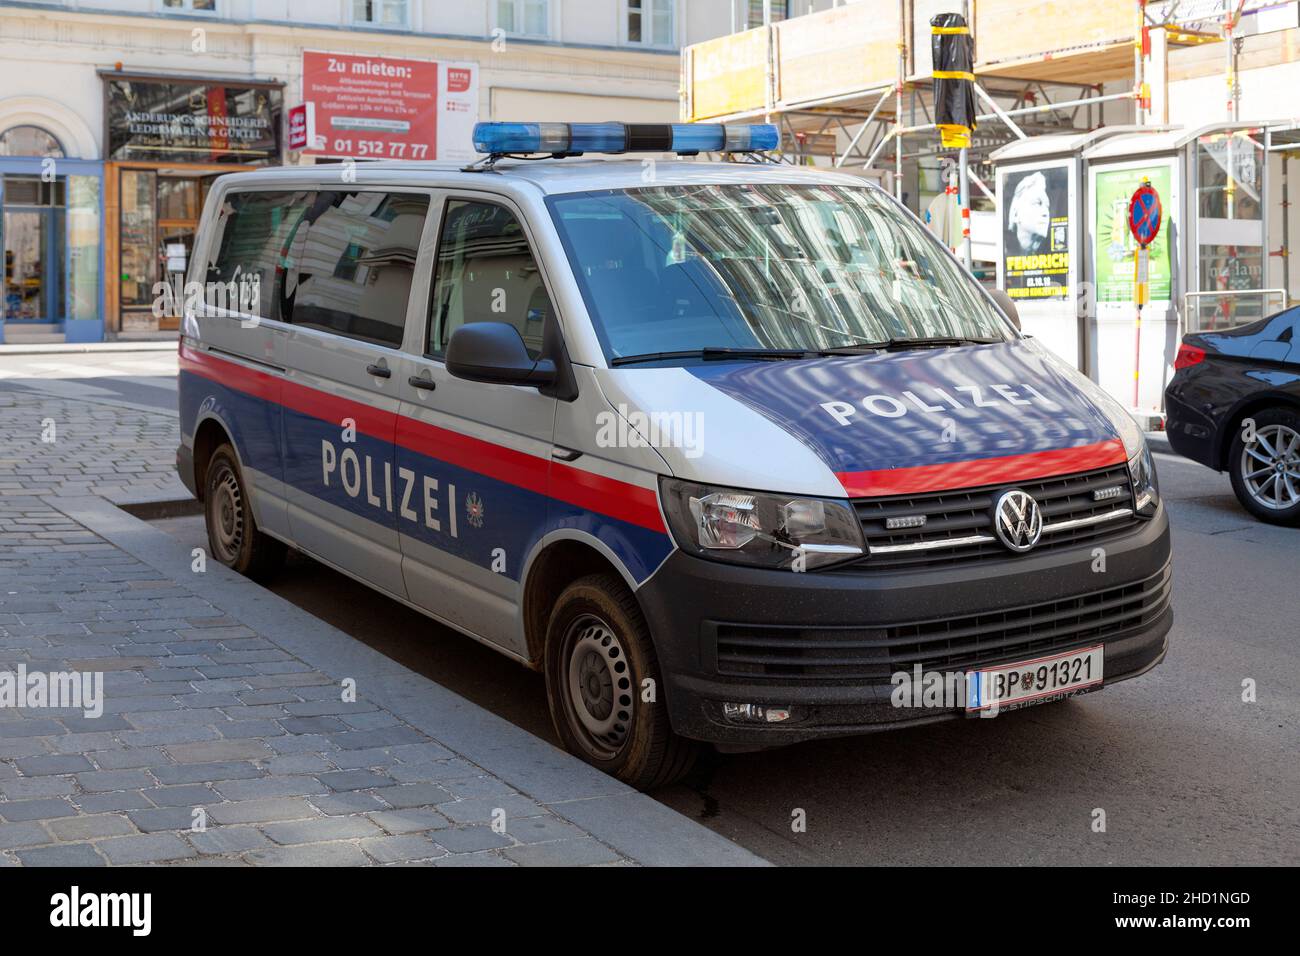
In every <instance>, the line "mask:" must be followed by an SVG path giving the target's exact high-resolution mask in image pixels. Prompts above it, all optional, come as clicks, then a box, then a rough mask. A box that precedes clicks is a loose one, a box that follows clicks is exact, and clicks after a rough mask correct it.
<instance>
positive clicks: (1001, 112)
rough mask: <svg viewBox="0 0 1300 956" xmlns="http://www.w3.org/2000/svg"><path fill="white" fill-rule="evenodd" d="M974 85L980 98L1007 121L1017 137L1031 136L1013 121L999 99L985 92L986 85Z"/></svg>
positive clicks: (977, 120) (1000, 117)
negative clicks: (999, 103)
mask: <svg viewBox="0 0 1300 956" xmlns="http://www.w3.org/2000/svg"><path fill="white" fill-rule="evenodd" d="M974 86H975V95H976V96H978V97H979V98H980V99H982V100H983V101H984V102H985V103H987V104H988V105H989V109H991V110H993V113H994V114H995V115H996V116H997V118H998V119H1000V120H1002V122H1004V123H1006V124H1007V126H1009V127H1010V128H1011V132H1013V133H1015V134H1016V138H1017V139H1028V138H1029V137H1028V136H1026V135H1025V131H1024V130H1022V129H1021V128H1020V127H1019V126H1017V125H1016V124H1015V123H1013V122H1011V117H1010V116H1009V115H1008V114H1007V111H1006V110H1004V109H1003V108H1002V107H1000V106H998V104H997V101H996V100H994V99H993V97H991V96H989V95H988V94H987V93H985V92H984V87H982V86H980V85H979V84H978V83H976V84H974ZM976 122H977V123H978V122H979V119H978V118H977V119H976Z"/></svg>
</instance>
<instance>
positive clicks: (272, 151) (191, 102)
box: [101, 73, 283, 338]
mask: <svg viewBox="0 0 1300 956" xmlns="http://www.w3.org/2000/svg"><path fill="white" fill-rule="evenodd" d="M101 76H102V77H103V80H104V119H105V132H104V142H105V164H104V180H105V183H104V193H105V201H104V213H105V222H106V228H105V240H106V241H105V246H106V259H107V274H108V276H109V277H110V281H109V283H108V288H107V296H106V315H107V326H108V329H107V331H108V333H109V335H110V336H112V337H124V338H130V337H132V336H135V335H141V334H144V335H148V334H150V333H158V332H168V331H174V330H176V329H177V328H179V324H180V317H179V315H178V314H177V308H176V307H177V306H178V305H179V304H180V303H181V302H182V301H183V298H182V297H180V296H164V297H161V299H160V296H159V294H158V289H159V283H168V284H173V285H174V284H176V283H177V282H178V281H180V279H181V277H183V276H184V274H185V273H186V271H187V269H188V267H189V258H190V252H191V250H192V249H193V246H194V236H195V233H196V231H197V229H198V222H199V215H200V213H201V212H202V210H203V201H204V199H205V198H206V197H207V190H208V186H209V185H210V183H211V181H212V179H214V178H215V177H216V176H218V175H220V174H221V173H227V172H232V171H235V170H238V169H243V168H254V167H258V166H266V165H275V164H278V163H279V162H280V161H281V136H280V119H281V110H282V105H283V84H281V83H269V82H251V81H243V80H240V81H230V80H214V79H203V78H195V77H173V76H155V75H139V74H127V73H103V74H101Z"/></svg>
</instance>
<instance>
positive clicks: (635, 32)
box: [623, 0, 674, 46]
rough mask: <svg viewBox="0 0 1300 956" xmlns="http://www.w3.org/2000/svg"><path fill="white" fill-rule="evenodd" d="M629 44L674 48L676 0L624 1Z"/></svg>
mask: <svg viewBox="0 0 1300 956" xmlns="http://www.w3.org/2000/svg"><path fill="white" fill-rule="evenodd" d="M623 2H624V14H625V21H626V23H625V30H626V34H625V35H626V37H627V42H628V43H630V44H634V45H639V46H673V43H674V33H673V3H674V0H623Z"/></svg>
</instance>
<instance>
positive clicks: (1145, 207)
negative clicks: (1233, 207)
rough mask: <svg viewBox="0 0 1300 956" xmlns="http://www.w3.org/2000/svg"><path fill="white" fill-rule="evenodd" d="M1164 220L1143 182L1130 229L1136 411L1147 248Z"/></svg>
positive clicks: (1131, 206) (1147, 292)
mask: <svg viewBox="0 0 1300 956" xmlns="http://www.w3.org/2000/svg"><path fill="white" fill-rule="evenodd" d="M1163 218H1164V209H1163V207H1162V206H1161V205H1160V194H1159V193H1158V192H1156V190H1155V187H1154V186H1152V185H1151V180H1149V179H1146V178H1143V180H1142V185H1141V186H1139V187H1138V188H1137V189H1135V190H1134V191H1133V198H1132V199H1130V200H1129V201H1128V229H1129V232H1131V233H1133V238H1134V239H1136V240H1137V244H1138V247H1137V250H1136V251H1135V252H1134V255H1133V302H1134V304H1135V305H1136V306H1137V322H1136V323H1135V325H1134V330H1133V332H1134V342H1133V346H1134V356H1133V407H1134V408H1137V407H1138V402H1139V396H1140V391H1139V389H1138V375H1139V370H1140V368H1141V365H1142V306H1144V305H1146V304H1147V300H1148V299H1149V298H1150V297H1151V281H1150V257H1149V256H1148V255H1147V246H1149V245H1151V243H1152V242H1153V241H1155V238H1156V236H1158V235H1159V234H1160V221H1161V219H1163Z"/></svg>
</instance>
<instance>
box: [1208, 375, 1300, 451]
mask: <svg viewBox="0 0 1300 956" xmlns="http://www.w3.org/2000/svg"><path fill="white" fill-rule="evenodd" d="M1268 408H1285V409H1287V410H1289V411H1293V412H1300V396H1295V395H1288V394H1287V393H1285V392H1274V391H1269V392H1264V393H1262V394H1259V395H1251V396H1250V397H1249V398H1247V399H1244V400H1243V401H1241V402H1240V403H1238V404H1237V406H1236V407H1234V408H1233V409H1232V411H1230V412H1229V413H1228V414H1227V415H1225V416H1223V424H1222V425H1221V426H1220V427H1219V430H1218V436H1217V439H1216V441H1217V443H1218V444H1217V447H1216V449H1215V453H1214V461H1215V462H1216V463H1217V465H1218V469H1219V471H1228V470H1229V468H1231V467H1232V462H1230V461H1229V460H1228V459H1229V458H1230V457H1231V455H1232V443H1233V438H1234V437H1235V436H1236V434H1237V431H1238V430H1239V429H1240V428H1241V423H1242V422H1244V421H1245V420H1246V419H1247V418H1248V417H1250V416H1251V415H1254V414H1258V413H1259V412H1262V411H1264V410H1265V409H1268Z"/></svg>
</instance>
